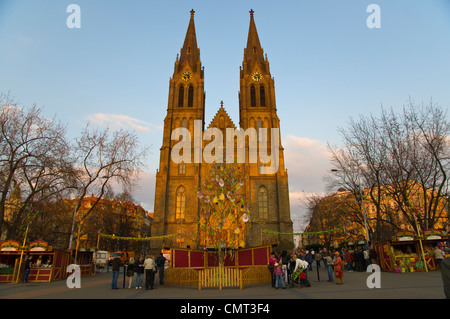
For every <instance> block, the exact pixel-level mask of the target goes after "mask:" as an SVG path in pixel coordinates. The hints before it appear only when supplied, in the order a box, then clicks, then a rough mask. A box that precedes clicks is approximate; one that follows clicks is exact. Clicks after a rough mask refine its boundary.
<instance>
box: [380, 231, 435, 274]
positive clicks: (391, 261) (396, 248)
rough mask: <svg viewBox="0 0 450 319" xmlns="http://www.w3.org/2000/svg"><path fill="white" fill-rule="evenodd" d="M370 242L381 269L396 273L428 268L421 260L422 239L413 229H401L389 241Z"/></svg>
mask: <svg viewBox="0 0 450 319" xmlns="http://www.w3.org/2000/svg"><path fill="white" fill-rule="evenodd" d="M372 244H373V247H374V249H375V251H376V253H377V260H378V264H379V265H380V267H381V269H382V270H385V271H395V272H397V273H405V272H414V271H425V270H428V267H427V266H426V265H425V264H424V262H423V251H422V246H421V245H422V241H421V240H420V239H419V238H417V236H416V235H415V233H414V232H413V231H409V230H402V231H399V232H397V233H395V236H394V238H393V239H392V240H390V241H383V242H373V243H372Z"/></svg>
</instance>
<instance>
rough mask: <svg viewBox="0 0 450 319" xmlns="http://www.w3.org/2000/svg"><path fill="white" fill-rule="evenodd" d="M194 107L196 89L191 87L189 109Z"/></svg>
mask: <svg viewBox="0 0 450 319" xmlns="http://www.w3.org/2000/svg"><path fill="white" fill-rule="evenodd" d="M193 106H194V87H193V86H192V85H190V86H189V91H188V107H193Z"/></svg>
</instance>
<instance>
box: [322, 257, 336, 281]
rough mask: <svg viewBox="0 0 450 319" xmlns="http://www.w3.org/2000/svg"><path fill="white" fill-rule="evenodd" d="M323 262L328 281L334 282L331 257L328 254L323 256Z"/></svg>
mask: <svg viewBox="0 0 450 319" xmlns="http://www.w3.org/2000/svg"><path fill="white" fill-rule="evenodd" d="M323 262H324V264H325V267H326V268H327V272H328V280H327V281H328V282H334V280H333V259H331V256H330V255H327V256H325V257H324V258H323Z"/></svg>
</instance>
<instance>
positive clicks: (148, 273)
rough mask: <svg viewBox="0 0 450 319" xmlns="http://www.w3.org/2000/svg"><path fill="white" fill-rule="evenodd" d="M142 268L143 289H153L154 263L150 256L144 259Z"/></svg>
mask: <svg viewBox="0 0 450 319" xmlns="http://www.w3.org/2000/svg"><path fill="white" fill-rule="evenodd" d="M144 270H145V289H146V290H148V289H149V288H150V289H153V284H154V282H155V272H156V264H155V261H154V260H153V259H152V257H151V256H148V257H147V259H145V261H144Z"/></svg>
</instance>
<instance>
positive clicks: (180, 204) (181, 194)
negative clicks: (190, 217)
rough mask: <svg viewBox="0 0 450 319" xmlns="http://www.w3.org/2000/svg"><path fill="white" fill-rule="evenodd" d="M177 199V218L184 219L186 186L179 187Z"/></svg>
mask: <svg viewBox="0 0 450 319" xmlns="http://www.w3.org/2000/svg"><path fill="white" fill-rule="evenodd" d="M176 200H177V202H176V207H175V218H176V219H177V220H180V219H184V217H185V210H186V189H185V188H184V186H180V187H178V189H177V199H176Z"/></svg>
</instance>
